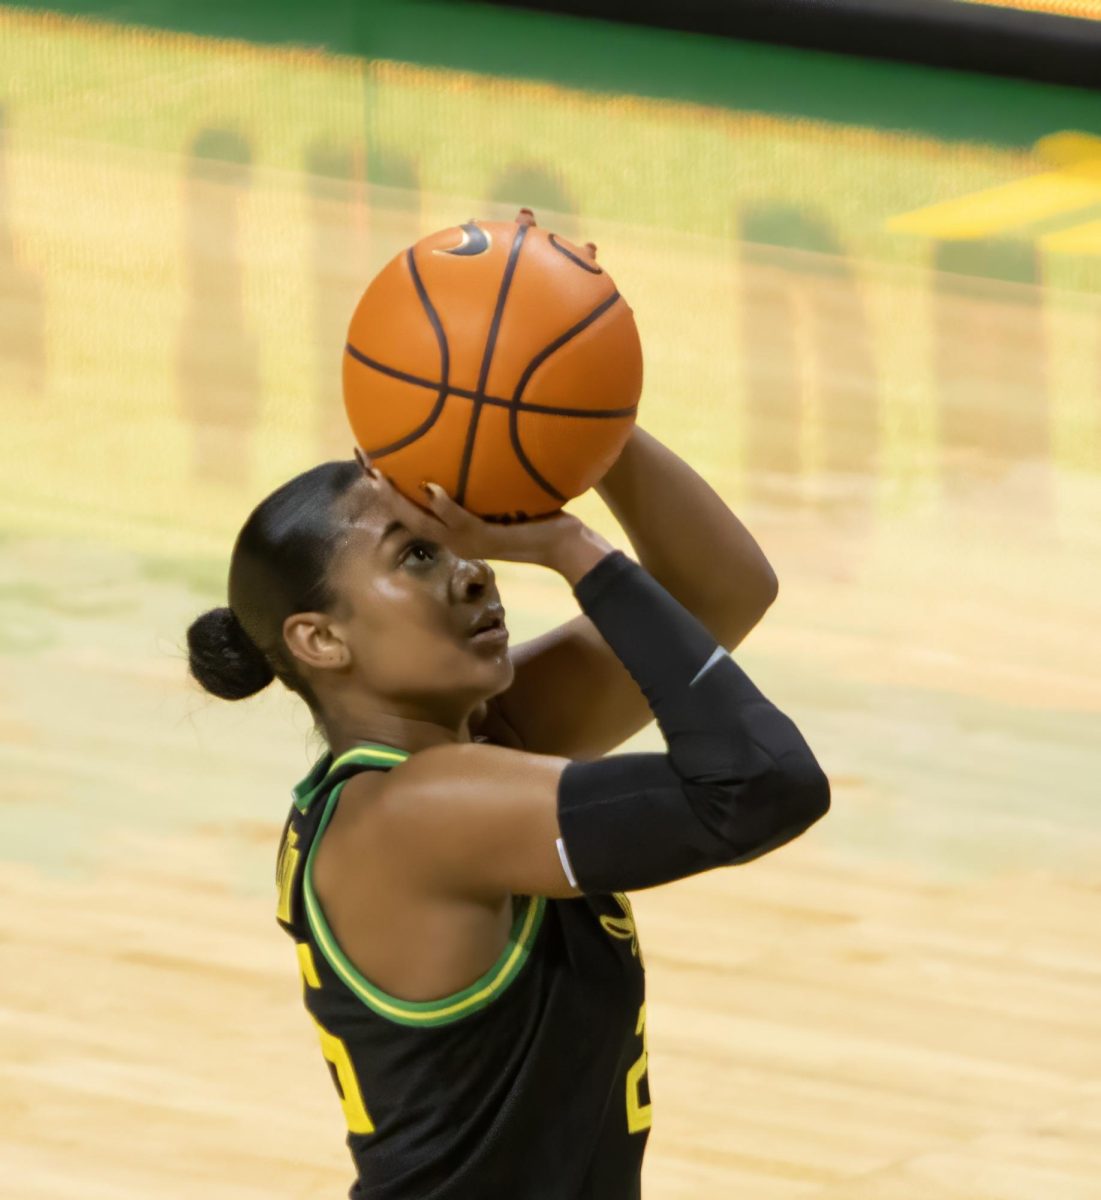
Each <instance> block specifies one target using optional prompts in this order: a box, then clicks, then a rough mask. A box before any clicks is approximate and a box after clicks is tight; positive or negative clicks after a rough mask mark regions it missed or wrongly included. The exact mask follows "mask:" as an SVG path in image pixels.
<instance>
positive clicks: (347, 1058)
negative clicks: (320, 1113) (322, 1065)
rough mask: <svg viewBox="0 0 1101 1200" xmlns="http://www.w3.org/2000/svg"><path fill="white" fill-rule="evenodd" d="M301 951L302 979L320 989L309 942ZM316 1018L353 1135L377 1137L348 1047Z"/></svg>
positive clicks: (299, 948)
mask: <svg viewBox="0 0 1101 1200" xmlns="http://www.w3.org/2000/svg"><path fill="white" fill-rule="evenodd" d="M295 944H296V945H297V947H298V965H299V967H300V968H301V970H302V978H303V980H305V983H306V986H307V987H312V988H316V987H320V986H321V980H320V979H319V978H318V974H317V967H315V966H314V961H313V953H312V952H311V950H310V947H309V943H308V942H297V943H295ZM310 1016H311V1017H313V1023H314V1024H315V1025H316V1026H317V1032H318V1034H319V1036H320V1038H321V1053H322V1054H324V1055H325V1059H326V1061H327V1062H328V1063H329V1065H330V1066H331V1067H332V1069H333V1076H334V1080H335V1082H336V1085H337V1091H338V1092H339V1093H340V1106H341V1108H343V1109H344V1119H345V1121H347V1122H348V1132H349V1133H374V1132H375V1123H374V1121H372V1120H371V1118H370V1116H369V1115H368V1113H367V1105H366V1104H364V1103H363V1093H362V1092H361V1091H360V1090H359V1080H358V1079H357V1078H356V1072H355V1067H353V1066H352V1058H351V1055H350V1054H349V1053H348V1047H347V1046H345V1045H344V1043H343V1042H342V1041H341V1040H340V1038H338V1037H337V1036H336V1035H335V1034H332V1033H330V1032H329V1031H328V1030H327V1029H326V1028H325V1026H324V1025H322V1024H321V1022H320V1021H319V1020H318V1019H317V1018H316V1017H314V1016H313V1013H311V1014H310Z"/></svg>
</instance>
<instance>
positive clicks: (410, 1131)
mask: <svg viewBox="0 0 1101 1200" xmlns="http://www.w3.org/2000/svg"><path fill="white" fill-rule="evenodd" d="M406 758H408V752H407V751H405V750H398V749H395V748H394V747H392V746H384V745H380V744H379V743H376V742H363V743H360V744H359V745H358V746H356V747H355V748H354V749H352V750H349V751H348V752H347V753H345V754H342V755H341V756H340V757H339V758H337V759H336V760H335V761H334V760H333V758H332V756H331V755H329V754H326V755H324V756H323V757H322V758H321V759H319V760H318V762H317V763H316V764H315V765H314V767H313V769H312V770H311V771H310V773H309V774H308V775H307V776H306V778H305V779H303V780H302V782H301V783H299V784H298V785H297V786H296V787H295V788H294V791H293V796H294V804H293V806H292V808H291V811H290V816H289V817H288V818H287V823H286V826H285V828H284V831H283V837H282V839H281V842H280V847H279V859H278V865H277V868H276V883H277V886H278V890H279V896H278V909H277V916H278V920H279V923H280V925H281V926H282V927H283V928H284V929H285V930H286V931H287V933H289V934H290V935H291V937H292V938H293V939H294V941H295V945H296V949H297V953H298V963H299V967H300V969H301V973H302V978H303V990H304V999H305V1003H306V1008H307V1010H308V1011H309V1013H310V1015H311V1017H312V1018H313V1020H314V1022H315V1024H316V1025H317V1027H318V1031H319V1034H320V1038H321V1050H322V1053H323V1054H324V1056H325V1058H326V1059H327V1060H328V1063H329V1068H330V1072H331V1074H332V1077H333V1081H334V1083H335V1085H336V1089H337V1094H338V1096H339V1097H340V1102H341V1105H342V1107H343V1110H344V1116H345V1118H346V1120H347V1125H348V1137H347V1142H348V1148H349V1149H350V1150H351V1153H352V1158H353V1161H354V1163H355V1167H356V1172H357V1176H358V1177H357V1179H356V1181H355V1183H353V1184H352V1187H351V1189H350V1191H349V1193H348V1194H349V1196H350V1197H351V1198H352V1200H638V1198H639V1197H640V1195H641V1189H640V1178H641V1168H642V1156H643V1151H644V1149H645V1146H646V1140H647V1138H648V1137H649V1130H650V1120H651V1104H650V1091H649V1080H648V1075H647V1053H646V1003H645V974H644V970H643V960H642V952H641V949H640V947H639V942H638V934H637V931H636V929H635V923H634V915H633V913H632V911H631V904H630V901H629V900H628V899H627V897H626V896H625V895H624V894H623V893H622V892H615V893H612V894H610V895H593V896H579V897H576V898H573V899H568V900H556V899H549V898H547V897H545V896H516V897H514V898H513V911H514V915H515V919H514V921H513V925H512V930H511V933H510V935H509V939H508V943H507V945H506V946H505V948H504V950H503V951H502V952H501V955H500V957H499V958H498V960H497V961H496V962H495V963H494V964H493V966H492V967H490V968H489V970H488V971H486V972H485V974H484V975H482V976H481V978H479V979H476V980H475V981H474V982H473V983H471V984H470V985H469V986H468V987H466V988H464V989H463V990H462V991H461V992H456V993H454V994H453V995H450V996H444V997H441V998H440V999H438V1000H427V1001H411V1000H401V999H398V998H397V997H395V996H392V995H389V994H388V993H387V992H384V991H382V990H381V989H380V988H378V987H376V986H375V985H374V984H372V983H371V982H370V981H369V980H367V979H365V978H364V977H363V976H362V975H361V974H360V973H359V972H358V971H357V970H356V968H355V967H354V966H353V965H352V964H351V963H350V962H349V961H348V959H347V958H345V956H344V955H343V953H342V952H341V949H340V946H339V945H337V943H336V940H335V939H334V937H333V934H332V932H331V930H330V929H329V926H328V923H327V922H326V920H325V914H324V913H323V912H322V911H321V906H320V904H319V903H318V900H317V896H316V894H315V893H314V890H313V885H312V881H311V876H310V871H311V864H312V860H313V854H314V851H315V850H316V848H317V845H318V842H319V841H320V838H321V835H322V834H323V833H324V831H325V827H326V825H327V824H328V822H329V820H330V819H331V818H332V815H333V812H334V811H335V809H336V806H337V804H338V803H339V800H340V793H341V790H342V784H343V783H344V782H345V781H346V780H347V779H349V778H350V777H351V776H352V775H354V774H356V773H357V772H359V771H365V770H388V769H389V768H391V767H393V766H395V765H396V764H398V763H400V762H402V761H404V759H406ZM410 952H411V953H415V952H416V950H415V947H411V948H410Z"/></svg>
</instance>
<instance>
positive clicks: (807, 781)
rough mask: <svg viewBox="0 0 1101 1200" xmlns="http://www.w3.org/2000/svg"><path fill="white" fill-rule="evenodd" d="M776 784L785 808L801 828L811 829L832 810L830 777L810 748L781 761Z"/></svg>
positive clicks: (778, 765) (789, 817)
mask: <svg viewBox="0 0 1101 1200" xmlns="http://www.w3.org/2000/svg"><path fill="white" fill-rule="evenodd" d="M773 786H774V787H775V789H776V791H777V793H778V794H779V795H781V796H782V797H783V800H782V803H781V808H782V809H783V810H784V811H785V812H786V813H787V815H788V821H789V823H791V824H794V825H796V826H798V832H799V833H802V832H803V830H805V829H809V828H810V827H811V826H812V825H813V824H814V823H815V821H820V820H821V819H822V818H823V817H824V816H825V815H826V813H828V812H829V811H830V781H829V777H828V776H827V775H826V773H825V771H823V770H822V768H821V767H820V766H819V765H818V760H817V759H816V758H815V757H814V755H813V754H811V753H810V752H809V751H807V752H806V753H801V754H792V755H791V756H790V758H787V759H785V760H784V761H783V762H782V763H779V764H777V768H776V775H775V778H774V783H773Z"/></svg>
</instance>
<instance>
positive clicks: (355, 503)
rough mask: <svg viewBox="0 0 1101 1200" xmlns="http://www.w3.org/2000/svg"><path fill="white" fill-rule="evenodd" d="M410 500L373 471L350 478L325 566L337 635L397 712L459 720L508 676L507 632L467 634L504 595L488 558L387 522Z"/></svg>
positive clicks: (362, 676)
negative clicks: (343, 531)
mask: <svg viewBox="0 0 1101 1200" xmlns="http://www.w3.org/2000/svg"><path fill="white" fill-rule="evenodd" d="M407 506H408V507H409V508H411V507H412V506H411V505H410V502H409V501H408V500H406V499H405V497H404V496H402V495H401V494H400V493H398V492H397V491H396V489H393V488H383V487H381V486H380V485H379V484H378V483H377V482H375V481H374V480H373V479H371V477H370V476H364V478H363V479H362V480H359V481H357V482H356V483H355V484H354V485H353V487H352V489H351V492H350V493H349V495H348V510H347V511H348V514H349V515H348V520H347V526H346V527H347V537H346V539H345V542H344V545H343V547H342V549H341V550H340V552H339V554H338V556H337V559H336V561H335V562H334V563H333V565H332V567H331V569H330V581H331V583H332V585H333V587H334V589H335V590H336V592H337V595H338V596H339V598H340V601H341V603H340V605H339V609H338V614H337V615H338V618H339V622H338V623H339V627H340V633H341V636H342V637H343V638H344V639H345V641H346V644H347V645H348V646H349V648H350V650H351V656H352V661H353V669H354V671H355V674H356V677H357V679H358V680H360V681H361V682H362V684H363V686H364V687H365V688H366V689H367V690H368V691H369V692H370V693H372V694H373V695H374V696H375V697H376V698H378V699H379V700H380V701H383V702H386V701H389V702H390V703H392V704H394V705H396V706H398V711H399V715H408V716H410V717H422V718H426V719H433V718H434V719H440V720H444V721H451V720H452V719H453V718H454V717H455V714H456V713H458V714H459V719H461V716H462V715H465V713H466V712H468V711H469V710H470V709H471V708H473V707H474V706H476V705H477V704H478V703H479V702H480V701H481V700H483V699H486V698H487V697H489V696H493V695H496V694H497V693H498V692H501V691H504V689H505V688H507V687H508V686H509V684H510V683H511V682H512V676H513V666H512V662H511V660H510V658H509V654H508V639H507V638H502V639H500V640H486V639H478V640H476V641H474V640H472V639H471V637H470V633H469V630H470V627H471V625H472V623H473V622H474V621H475V620H476V618H477V617H478V616H479V615H480V614H481V613H482V611H483V609H484V608H485V607H486V605H489V604H499V603H501V598H500V594H499V593H498V591H497V581H496V577H495V576H494V573H493V571H492V569H491V568H490V566H489V564H488V563H486V562H485V560H484V559H465V558H460V557H458V556H457V555H455V554H453V553H452V552H451V551H450V550H449V549H447V548H446V547H445V546H443V545H441V544H440V543H438V542H432V541H425V540H423V539H421V538H417V537H414V536H413V535H412V534H411V533H409V532H408V530H407V529H406V528H399V529H392V528H391V526H392V525H393V523H394V522H395V521H401V520H402V516H403V512H405V510H406V508H407ZM406 515H408V513H406ZM388 530H389V532H388Z"/></svg>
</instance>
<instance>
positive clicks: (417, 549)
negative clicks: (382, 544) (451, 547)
mask: <svg viewBox="0 0 1101 1200" xmlns="http://www.w3.org/2000/svg"><path fill="white" fill-rule="evenodd" d="M422 551H426V552H428V557H427V558H423V557H417V556H418V554H420V553H421V552H422ZM435 557H436V545H435V543H434V542H426V541H424V540H423V539H422V538H414V539H413V541H411V542H410V543H409V544H408V545H407V546H406V548H405V550H404V552H403V553H402V556H401V561H402V562H405V561H407V560H411V561H413V562H418V563H424V562H431V561H432V559H433V558H435Z"/></svg>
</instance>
